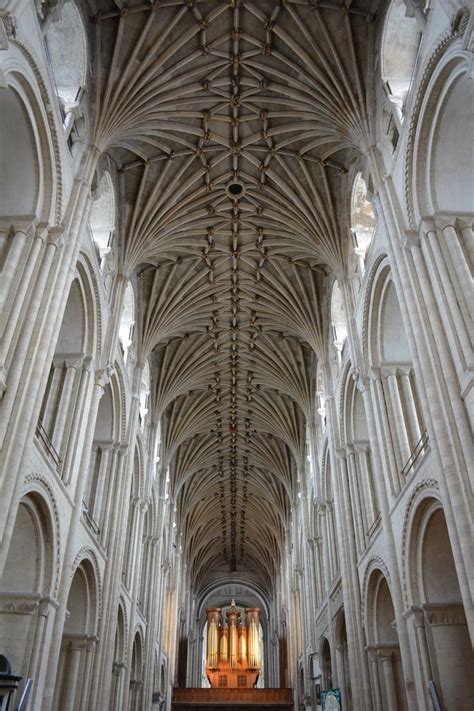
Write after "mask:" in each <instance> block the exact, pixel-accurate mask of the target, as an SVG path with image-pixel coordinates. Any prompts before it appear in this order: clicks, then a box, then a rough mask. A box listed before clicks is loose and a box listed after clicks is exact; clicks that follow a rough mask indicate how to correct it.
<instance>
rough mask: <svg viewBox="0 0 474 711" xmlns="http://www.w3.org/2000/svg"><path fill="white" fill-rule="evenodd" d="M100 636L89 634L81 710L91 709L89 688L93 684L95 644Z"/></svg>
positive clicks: (86, 643) (86, 645)
mask: <svg viewBox="0 0 474 711" xmlns="http://www.w3.org/2000/svg"><path fill="white" fill-rule="evenodd" d="M98 641H99V640H98V637H95V636H91V635H88V636H87V638H86V642H85V653H86V658H85V660H84V674H83V677H82V687H83V692H82V698H81V706H80V711H89V709H90V699H89V690H90V685H91V675H92V663H93V661H94V653H95V646H96V644H97V642H98Z"/></svg>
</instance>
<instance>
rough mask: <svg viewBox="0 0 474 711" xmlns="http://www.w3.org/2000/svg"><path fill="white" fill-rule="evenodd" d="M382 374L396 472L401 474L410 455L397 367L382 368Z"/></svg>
mask: <svg viewBox="0 0 474 711" xmlns="http://www.w3.org/2000/svg"><path fill="white" fill-rule="evenodd" d="M382 374H383V375H384V376H385V378H386V379H387V384H388V390H389V393H390V404H391V406H392V412H393V424H394V425H395V432H396V435H397V440H398V451H397V450H395V456H396V459H397V464H398V471H399V472H401V471H402V469H403V467H404V466H405V464H406V463H407V462H408V460H409V458H410V455H411V447H410V442H409V441H408V435H407V428H406V424H405V413H404V412H403V406H402V401H401V399H400V391H399V389H398V367H397V366H392V367H388V366H387V367H383V368H382Z"/></svg>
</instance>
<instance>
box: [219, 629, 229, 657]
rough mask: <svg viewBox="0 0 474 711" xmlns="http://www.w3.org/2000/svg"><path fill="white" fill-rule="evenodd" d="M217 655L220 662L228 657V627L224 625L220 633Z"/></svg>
mask: <svg viewBox="0 0 474 711" xmlns="http://www.w3.org/2000/svg"><path fill="white" fill-rule="evenodd" d="M219 657H220V661H221V662H223V663H224V662H227V660H228V658H229V628H228V627H224V629H223V630H222V633H221V644H220V650H219Z"/></svg>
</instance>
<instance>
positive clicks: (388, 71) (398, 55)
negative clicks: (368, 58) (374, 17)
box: [381, 0, 421, 121]
mask: <svg viewBox="0 0 474 711" xmlns="http://www.w3.org/2000/svg"><path fill="white" fill-rule="evenodd" d="M420 39H421V31H420V28H419V25H418V22H417V20H416V18H415V17H408V16H407V7H406V4H405V2H404V0H392V3H391V5H390V8H389V10H388V12H387V17H386V20H385V26H384V31H383V36H382V57H381V60H382V61H381V66H382V81H383V83H384V87H385V90H386V92H387V95H388V98H389V100H390V102H391V103H392V104H393V106H394V107H395V112H396V115H397V117H398V119H399V120H400V121H401V120H402V110H403V105H404V103H405V100H406V97H407V94H408V91H409V90H410V86H411V81H412V76H413V70H414V68H415V63H416V57H417V54H418V47H419V45H420Z"/></svg>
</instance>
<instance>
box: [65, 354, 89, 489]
mask: <svg viewBox="0 0 474 711" xmlns="http://www.w3.org/2000/svg"><path fill="white" fill-rule="evenodd" d="M91 371H92V359H91V358H89V357H88V358H84V360H83V362H82V370H81V375H80V382H79V388H78V392H77V398H76V404H75V408H74V412H73V416H72V423H71V427H70V430H69V437H68V441H67V449H66V453H65V456H64V461H63V465H62V477H63V481H64V483H65V484H66V485H68V484H70V482H71V475H72V466H73V458H74V457H75V456H76V453H77V445H78V442H79V437H80V432H81V430H82V429H83V428H84V427H85V422H84V408H85V404H86V398H87V391H88V388H89V381H90V377H91Z"/></svg>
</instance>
